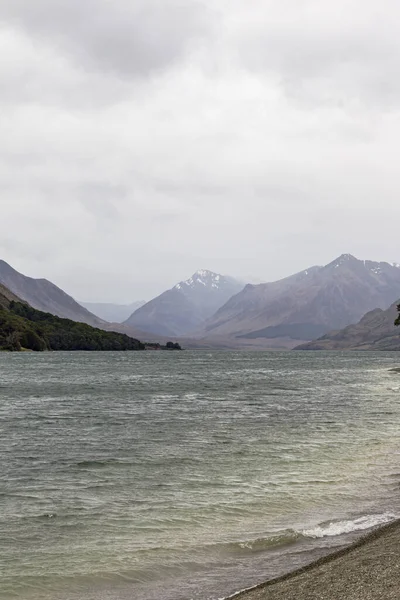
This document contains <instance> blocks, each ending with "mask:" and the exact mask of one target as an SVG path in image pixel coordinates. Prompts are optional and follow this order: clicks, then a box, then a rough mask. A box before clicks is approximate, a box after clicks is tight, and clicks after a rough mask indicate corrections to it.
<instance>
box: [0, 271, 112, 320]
mask: <svg viewBox="0 0 400 600" xmlns="http://www.w3.org/2000/svg"><path fill="white" fill-rule="evenodd" d="M0 283H1V284H3V285H4V286H5V287H6V288H8V289H9V290H10V291H11V292H13V293H14V294H16V295H17V296H18V297H19V298H21V299H22V300H24V301H25V302H27V303H28V304H29V305H30V306H32V307H33V308H36V309H37V310H41V311H44V312H48V313H51V314H52V315H56V316H58V317H63V318H66V319H72V320H73V321H78V322H81V323H87V324H88V325H92V326H95V327H101V326H102V324H103V323H104V322H103V321H102V319H99V318H98V317H96V316H95V315H93V314H92V313H90V312H89V311H88V310H87V309H86V308H84V307H83V306H81V305H80V304H78V303H77V302H76V301H75V300H74V299H73V298H72V297H71V296H68V294H66V293H65V292H63V290H61V289H60V288H59V287H57V286H56V285H54V283H51V282H50V281H47V279H33V278H32V277H27V276H26V275H22V273H19V272H18V271H16V270H15V269H13V268H12V267H11V266H10V265H9V264H7V263H6V262H5V261H4V260H0Z"/></svg>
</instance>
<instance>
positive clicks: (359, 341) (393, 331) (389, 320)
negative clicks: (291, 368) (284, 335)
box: [295, 300, 400, 351]
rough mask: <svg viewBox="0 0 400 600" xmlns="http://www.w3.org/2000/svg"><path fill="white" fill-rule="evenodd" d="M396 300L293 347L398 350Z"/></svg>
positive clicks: (302, 348)
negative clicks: (357, 319) (386, 306)
mask: <svg viewBox="0 0 400 600" xmlns="http://www.w3.org/2000/svg"><path fill="white" fill-rule="evenodd" d="M399 303H400V300H397V301H396V302H394V303H393V304H392V305H391V306H390V307H389V308H388V309H386V310H382V309H380V308H376V309H375V310H372V311H370V312H368V313H367V314H366V315H364V316H363V317H362V319H361V320H360V321H359V322H358V323H356V324H354V325H348V326H347V327H345V328H344V329H341V330H339V331H330V332H329V333H327V334H326V335H324V336H322V337H321V338H319V339H317V340H315V341H313V342H308V343H307V344H303V345H301V346H297V347H296V348H295V350H382V351H383V350H386V351H389V350H400V327H396V326H395V324H394V321H395V319H396V318H397V316H398V313H397V305H398V304H399Z"/></svg>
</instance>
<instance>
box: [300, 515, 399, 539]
mask: <svg viewBox="0 0 400 600" xmlns="http://www.w3.org/2000/svg"><path fill="white" fill-rule="evenodd" d="M396 518H397V516H396V515H395V514H393V513H390V512H385V513H382V514H372V515H364V516H363V517H358V518H357V519H348V520H344V521H327V522H325V523H321V524H319V525H316V526H315V527H311V528H310V529H303V530H302V532H301V533H302V534H303V535H304V536H306V537H309V538H314V539H315V538H324V537H334V536H337V535H343V534H345V533H353V532H356V531H364V530H367V529H372V527H378V526H379V525H385V523H390V522H391V521H394V520H395V519H396Z"/></svg>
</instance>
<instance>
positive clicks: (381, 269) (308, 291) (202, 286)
mask: <svg viewBox="0 0 400 600" xmlns="http://www.w3.org/2000/svg"><path fill="white" fill-rule="evenodd" d="M0 284H2V285H3V286H5V288H7V289H8V290H9V292H10V293H11V294H14V295H15V296H16V297H18V298H20V299H21V300H23V301H24V302H26V303H28V304H29V305H30V306H31V307H33V308H35V309H37V310H39V311H44V312H47V313H50V314H53V315H56V316H58V317H62V318H67V319H71V320H72V321H76V322H80V323H85V324H88V325H91V326H92V327H96V328H100V329H103V330H105V331H107V330H108V331H116V332H120V333H124V334H127V335H128V336H130V337H132V338H135V339H140V340H142V341H148V342H160V343H161V344H164V343H166V341H169V340H173V341H179V342H180V343H181V344H182V345H183V346H184V347H187V348H207V347H208V348H248V349H257V348H261V349H293V348H299V349H302V350H318V349H324V350H329V349H339V350H345V349H379V350H396V349H400V330H399V329H397V328H396V327H395V326H394V319H395V317H396V306H397V304H398V302H399V298H400V267H399V265H398V264H390V263H387V262H376V261H371V260H359V259H357V258H355V257H354V256H352V255H351V254H342V255H341V256H339V257H338V258H336V259H335V260H333V261H332V262H330V263H329V264H327V265H322V266H310V267H309V268H307V269H304V270H303V271H301V272H299V273H295V274H294V275H291V276H289V277H286V278H284V279H281V280H278V281H274V282H270V283H261V284H257V285H252V284H246V283H245V282H241V281H238V280H236V279H235V278H233V277H229V276H224V275H221V274H218V273H214V272H212V271H208V270H199V271H196V272H195V273H194V274H193V275H192V276H191V277H190V278H189V279H186V280H183V281H180V282H178V283H176V284H175V285H174V286H173V287H171V288H170V289H168V290H166V291H164V292H163V293H162V294H160V295H159V296H157V297H155V298H153V299H151V300H149V301H148V302H144V301H140V300H135V301H133V302H132V303H131V304H125V305H123V304H120V305H118V304H105V303H101V302H92V303H87V302H77V301H76V300H75V299H74V298H72V297H71V296H70V295H68V294H67V293H66V292H64V291H63V290H61V289H60V288H59V287H57V286H56V285H54V284H53V283H51V282H50V281H47V280H46V279H34V278H31V277H28V276H26V275H23V274H21V273H19V272H18V271H16V270H15V269H14V268H13V267H11V266H10V265H9V264H7V263H6V262H5V261H2V260H0ZM140 296H141V294H140V290H138V293H137V297H138V298H140ZM90 309H91V310H90Z"/></svg>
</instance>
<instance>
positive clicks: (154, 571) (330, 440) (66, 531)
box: [0, 351, 400, 600]
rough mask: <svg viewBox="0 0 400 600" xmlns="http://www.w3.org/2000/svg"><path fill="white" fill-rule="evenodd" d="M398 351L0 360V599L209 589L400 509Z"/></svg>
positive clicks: (320, 548) (173, 598)
mask: <svg viewBox="0 0 400 600" xmlns="http://www.w3.org/2000/svg"><path fill="white" fill-rule="evenodd" d="M399 364H400V354H398V353H391V354H383V353H380V354H373V353H348V354H339V353H331V354H328V353H326V354H325V353H300V352H299V353H295V352H292V353H261V352H260V353H258V352H257V353H256V352H254V353H250V352H249V353H247V352H226V353H225V352H213V353H208V352H203V351H201V352H186V351H185V352H182V353H178V352H177V353H173V352H171V353H169V352H145V353H53V354H50V353H49V354H40V355H38V354H33V353H24V354H5V353H3V354H0V598H2V599H8V598H21V599H35V600H38V599H39V598H40V599H45V600H50V599H51V600H77V599H79V600H92V599H93V600H94V599H95V598H96V599H107V600H121V599H123V600H125V599H128V598H129V599H135V600H136V599H137V600H155V599H156V598H157V599H160V598H162V599H163V600H188V599H189V598H193V599H196V600H197V599H201V600H207V599H210V600H211V599H212V600H215V599H217V598H221V597H223V596H227V595H228V594H231V593H233V592H235V591H237V590H239V589H241V588H245V587H248V586H251V585H254V584H255V583H257V582H260V581H262V580H264V579H267V578H269V577H273V576H275V575H277V574H279V573H282V572H284V571H287V570H289V569H292V568H294V567H295V566H297V565H300V564H303V563H304V562H306V561H309V560H311V559H312V558H314V557H315V556H318V555H320V554H321V553H323V552H326V551H328V549H329V548H332V547H336V546H338V545H341V544H343V543H345V542H348V541H350V540H351V539H353V538H354V536H356V535H359V533H360V532H362V531H365V530H366V529H368V528H369V527H371V526H374V525H377V524H379V523H383V522H386V521H388V520H391V519H393V518H395V517H396V516H400V495H399V493H400V465H399V450H400V443H399V431H400V429H399V426H400V374H398V373H393V372H390V369H391V368H392V367H395V366H398V365H399Z"/></svg>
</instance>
